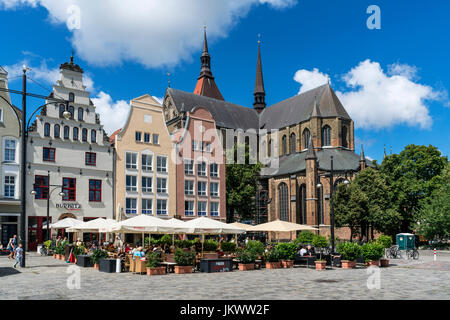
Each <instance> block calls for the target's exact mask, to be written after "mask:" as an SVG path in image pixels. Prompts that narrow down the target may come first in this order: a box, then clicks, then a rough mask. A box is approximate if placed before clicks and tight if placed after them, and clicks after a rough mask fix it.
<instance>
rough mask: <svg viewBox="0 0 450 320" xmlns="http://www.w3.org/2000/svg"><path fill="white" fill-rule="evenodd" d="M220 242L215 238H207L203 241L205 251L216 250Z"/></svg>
mask: <svg viewBox="0 0 450 320" xmlns="http://www.w3.org/2000/svg"><path fill="white" fill-rule="evenodd" d="M218 246H219V244H218V243H217V242H216V241H214V240H206V241H205V242H204V243H203V251H216V250H217V247H218Z"/></svg>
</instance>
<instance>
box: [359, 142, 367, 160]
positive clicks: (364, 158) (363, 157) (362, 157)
mask: <svg viewBox="0 0 450 320" xmlns="http://www.w3.org/2000/svg"><path fill="white" fill-rule="evenodd" d="M359 161H360V162H362V161H364V162H365V161H366V156H365V155H364V147H363V145H362V144H361V157H360V159H359Z"/></svg>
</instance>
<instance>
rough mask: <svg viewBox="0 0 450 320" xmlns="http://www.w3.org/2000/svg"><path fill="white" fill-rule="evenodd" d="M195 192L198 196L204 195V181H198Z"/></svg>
mask: <svg viewBox="0 0 450 320" xmlns="http://www.w3.org/2000/svg"><path fill="white" fill-rule="evenodd" d="M197 192H198V195H199V196H206V182H204V181H198V183H197Z"/></svg>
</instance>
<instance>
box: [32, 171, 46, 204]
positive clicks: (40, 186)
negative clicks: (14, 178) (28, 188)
mask: <svg viewBox="0 0 450 320" xmlns="http://www.w3.org/2000/svg"><path fill="white" fill-rule="evenodd" d="M34 191H36V194H35V196H34V198H35V199H47V198H48V176H35V177H34Z"/></svg>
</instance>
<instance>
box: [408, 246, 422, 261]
mask: <svg viewBox="0 0 450 320" xmlns="http://www.w3.org/2000/svg"><path fill="white" fill-rule="evenodd" d="M406 257H407V258H408V259H411V258H413V259H414V260H417V259H419V250H417V248H414V249H412V250H411V249H408V250H406Z"/></svg>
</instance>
